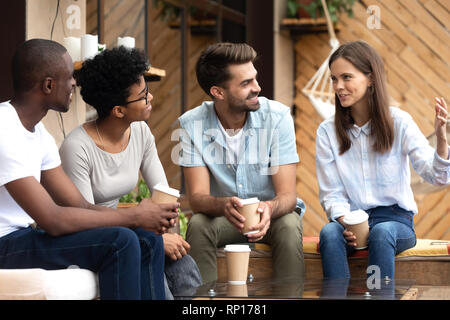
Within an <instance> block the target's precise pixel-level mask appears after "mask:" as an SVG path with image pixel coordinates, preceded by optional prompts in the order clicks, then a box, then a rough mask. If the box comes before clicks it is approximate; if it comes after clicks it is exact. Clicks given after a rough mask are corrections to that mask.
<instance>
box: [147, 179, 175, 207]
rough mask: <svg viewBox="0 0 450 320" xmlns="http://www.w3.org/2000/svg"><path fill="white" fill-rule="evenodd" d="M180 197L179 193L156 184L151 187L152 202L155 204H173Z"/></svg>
mask: <svg viewBox="0 0 450 320" xmlns="http://www.w3.org/2000/svg"><path fill="white" fill-rule="evenodd" d="M179 197H180V191H178V190H177V189H173V188H170V187H169V186H166V185H163V184H161V183H158V184H157V185H155V186H154V187H153V192H152V201H153V202H155V203H174V202H177V200H178V198H179Z"/></svg>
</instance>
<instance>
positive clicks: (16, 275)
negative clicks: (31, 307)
mask: <svg viewBox="0 0 450 320" xmlns="http://www.w3.org/2000/svg"><path fill="white" fill-rule="evenodd" d="M98 297H99V289H98V277H97V275H96V274H95V273H94V272H92V271H90V270H86V269H61V270H44V269H37V268H36V269H0V299H1V300H25V299H27V300H29V299H33V300H35V299H46V300H91V299H95V298H98Z"/></svg>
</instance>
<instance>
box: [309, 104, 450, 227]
mask: <svg viewBox="0 0 450 320" xmlns="http://www.w3.org/2000/svg"><path fill="white" fill-rule="evenodd" d="M390 110H391V114H392V116H393V119H394V142H393V145H392V148H391V150H389V151H388V152H385V153H384V154H381V153H378V152H375V151H374V150H373V147H372V145H373V142H372V141H373V139H372V138H371V137H370V130H371V127H370V121H369V122H367V123H366V124H365V125H363V126H362V127H358V126H356V125H354V126H353V128H351V129H349V130H348V131H347V132H348V135H349V138H350V140H351V142H352V144H351V147H350V149H349V150H347V151H346V152H345V153H344V154H342V155H339V142H338V139H337V136H336V130H335V125H334V117H331V118H330V119H327V120H325V121H323V122H322V123H321V124H320V126H319V128H318V129H317V137H316V169H317V179H318V183H319V198H320V203H321V205H322V207H323V208H324V210H325V211H326V213H327V216H328V218H329V219H330V220H333V221H336V219H337V218H339V217H341V216H343V215H345V214H346V213H347V212H349V211H353V210H356V209H362V210H367V209H370V208H374V207H378V206H389V205H394V204H398V205H399V206H400V207H401V208H403V209H405V210H409V211H413V212H414V214H417V211H418V210H417V204H416V203H415V201H414V196H413V192H412V189H411V186H410V183H411V174H410V169H409V163H408V159H410V160H411V164H412V167H413V168H414V170H416V172H417V173H418V174H419V175H420V176H421V177H422V178H423V179H424V180H425V181H427V182H429V183H432V184H435V185H445V184H450V161H449V160H444V159H442V158H440V157H439V156H438V154H437V153H436V151H435V150H434V148H432V147H431V146H430V144H429V142H428V140H427V139H426V138H425V136H424V135H423V134H422V133H421V131H420V130H419V128H418V127H417V125H416V123H415V122H414V121H413V119H412V118H411V116H410V115H409V114H408V113H407V112H405V111H403V110H400V109H399V108H396V107H390ZM449 150H450V148H449Z"/></svg>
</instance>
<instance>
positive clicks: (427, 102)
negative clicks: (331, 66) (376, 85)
mask: <svg viewBox="0 0 450 320" xmlns="http://www.w3.org/2000/svg"><path fill="white" fill-rule="evenodd" d="M449 4H450V3H449V1H448V0H396V1H392V0H365V1H361V2H356V3H355V6H354V13H355V15H354V18H348V17H347V16H346V15H341V20H340V22H339V23H338V25H337V28H338V29H339V32H338V33H337V37H338V39H339V41H340V42H341V43H344V42H347V41H354V40H358V39H362V40H365V41H367V42H368V43H370V44H371V45H372V46H373V47H375V48H376V50H377V51H378V52H379V53H380V54H381V56H382V57H383V59H384V62H385V67H386V71H387V78H388V89H389V92H390V94H391V96H392V97H393V98H394V99H395V100H396V101H397V102H398V103H399V105H400V107H401V108H402V109H404V110H406V111H407V112H409V113H410V114H411V115H412V117H413V118H414V120H415V121H416V123H417V124H418V126H419V128H420V129H421V130H422V132H423V133H424V134H425V136H429V135H430V134H432V132H433V131H434V103H433V101H434V97H435V96H443V97H444V98H445V99H446V101H447V102H450V82H449V81H450V80H449V79H450V77H449V74H450V66H449V58H450V33H449V27H450V12H449V9H450V6H449ZM369 5H377V6H378V7H379V8H380V13H381V29H379V30H377V29H374V30H370V29H368V27H367V25H366V21H367V18H368V17H369V14H368V13H367V11H366V10H367V7H368V6H369ZM328 41H329V37H328V34H327V33H323V34H308V35H301V36H298V37H296V41H295V54H296V81H295V85H296V97H295V105H296V118H295V124H296V134H297V146H298V152H299V155H300V159H301V164H300V165H299V166H298V169H297V193H298V194H299V195H300V196H301V197H302V198H303V199H304V200H305V201H306V203H307V207H308V211H307V214H306V215H305V217H304V231H303V234H304V235H305V236H311V235H318V234H319V232H320V229H321V228H322V227H323V225H324V224H325V223H326V222H327V219H326V216H325V213H324V211H323V209H322V207H321V206H320V203H319V200H318V186H317V180H316V175H315V174H316V169H315V135H316V134H315V132H316V130H317V127H318V125H319V124H320V122H321V121H322V119H321V117H320V116H319V115H318V113H317V112H316V111H315V109H314V107H313V106H312V105H311V103H310V102H309V100H308V99H307V98H306V97H305V96H304V95H303V94H302V93H301V89H302V88H303V87H304V86H305V85H306V82H307V81H308V80H309V79H310V78H311V77H312V76H313V74H314V73H315V72H316V70H317V68H318V67H319V66H320V65H321V64H322V62H323V61H324V60H325V59H326V57H327V55H328V54H329V51H330V46H329V44H328ZM415 198H416V201H417V203H418V206H419V214H418V215H417V216H416V218H415V226H416V233H417V236H418V237H421V238H433V239H447V240H448V239H450V188H445V189H443V190H441V191H438V192H434V193H431V194H425V195H423V194H415Z"/></svg>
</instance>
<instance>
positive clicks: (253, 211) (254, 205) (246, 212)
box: [237, 198, 261, 235]
mask: <svg viewBox="0 0 450 320" xmlns="http://www.w3.org/2000/svg"><path fill="white" fill-rule="evenodd" d="M259 202H260V201H259V199H258V198H248V199H243V200H241V204H242V207H238V208H237V210H238V211H239V213H240V214H241V215H243V216H244V218H245V221H244V229H243V231H242V233H243V234H244V235H247V234H251V233H257V232H259V230H253V231H250V227H253V226H254V225H256V224H258V223H259V222H260V221H261V214H260V213H259V212H258V211H257V210H258V206H259Z"/></svg>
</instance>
